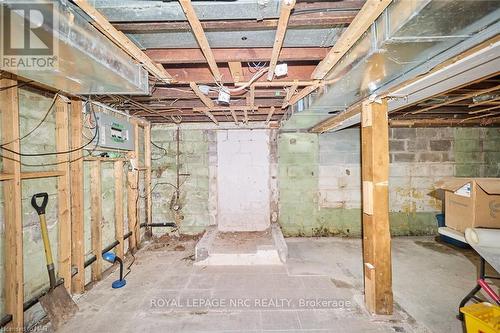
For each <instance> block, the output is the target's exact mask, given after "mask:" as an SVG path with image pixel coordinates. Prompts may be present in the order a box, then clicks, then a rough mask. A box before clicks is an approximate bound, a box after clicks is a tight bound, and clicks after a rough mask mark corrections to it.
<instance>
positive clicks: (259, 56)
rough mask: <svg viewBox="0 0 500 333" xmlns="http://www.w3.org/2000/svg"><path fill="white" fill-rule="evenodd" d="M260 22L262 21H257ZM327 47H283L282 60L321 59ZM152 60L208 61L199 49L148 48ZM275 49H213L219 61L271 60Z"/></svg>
mask: <svg viewBox="0 0 500 333" xmlns="http://www.w3.org/2000/svg"><path fill="white" fill-rule="evenodd" d="M256 23H258V24H260V22H256ZM188 29H189V28H188ZM328 50H329V48H327V47H304V48H301V47H282V48H281V52H280V57H279V58H280V60H281V61H287V62H290V61H320V60H323V58H324V57H325V56H326V55H327V54H328ZM144 52H145V53H146V55H148V56H149V57H150V58H151V60H153V61H154V62H158V63H162V64H204V63H206V62H207V60H206V59H205V56H204V55H203V52H202V51H201V50H199V49H148V50H145V51H144ZM272 52H273V49H272V48H270V47H256V48H244V49H242V48H217V49H212V53H213V55H214V58H215V61H216V62H217V63H229V62H252V61H255V62H259V61H269V59H270V58H271V55H272Z"/></svg>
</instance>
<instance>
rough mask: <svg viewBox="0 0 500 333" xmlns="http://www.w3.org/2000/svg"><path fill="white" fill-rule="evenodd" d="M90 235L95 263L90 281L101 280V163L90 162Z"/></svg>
mask: <svg viewBox="0 0 500 333" xmlns="http://www.w3.org/2000/svg"><path fill="white" fill-rule="evenodd" d="M90 177H91V179H92V181H91V182H90V209H91V216H90V235H91V244H92V253H93V254H94V255H95V256H96V261H95V262H94V263H93V264H92V267H91V271H92V281H98V280H100V279H101V278H102V254H101V251H102V229H101V222H102V193H101V192H102V188H101V161H92V162H91V166H90Z"/></svg>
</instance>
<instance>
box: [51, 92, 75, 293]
mask: <svg viewBox="0 0 500 333" xmlns="http://www.w3.org/2000/svg"><path fill="white" fill-rule="evenodd" d="M55 111H56V150H57V151H68V150H69V104H68V103H67V102H65V101H63V100H62V99H61V98H59V97H58V98H57V101H56V104H55ZM56 160H57V163H58V164H57V170H58V171H60V172H61V175H60V176H59V177H58V178H57V190H58V195H57V229H58V256H57V259H58V273H59V277H61V278H63V279H64V286H65V287H66V289H67V290H68V292H70V293H71V247H72V244H71V197H70V186H71V185H70V170H69V155H68V154H59V155H57V156H56Z"/></svg>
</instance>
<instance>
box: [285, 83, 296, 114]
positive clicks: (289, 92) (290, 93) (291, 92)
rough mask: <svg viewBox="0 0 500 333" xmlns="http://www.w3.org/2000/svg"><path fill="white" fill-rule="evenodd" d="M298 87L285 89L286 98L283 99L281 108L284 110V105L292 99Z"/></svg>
mask: <svg viewBox="0 0 500 333" xmlns="http://www.w3.org/2000/svg"><path fill="white" fill-rule="evenodd" d="M298 87H299V86H298V85H297V84H294V85H293V86H291V87H290V88H288V89H286V96H285V98H284V99H283V104H282V105H281V108H282V109H284V108H286V105H287V104H288V102H289V101H290V99H291V98H292V97H293V95H294V94H295V92H296V91H297V88H298Z"/></svg>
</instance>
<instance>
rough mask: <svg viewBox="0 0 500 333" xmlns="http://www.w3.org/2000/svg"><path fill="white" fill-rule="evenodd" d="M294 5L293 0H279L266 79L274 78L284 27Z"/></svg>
mask: <svg viewBox="0 0 500 333" xmlns="http://www.w3.org/2000/svg"><path fill="white" fill-rule="evenodd" d="M294 6H295V0H281V8H280V17H279V20H278V27H277V28H276V35H275V37H274V45H273V52H272V54H271V60H270V61H269V71H268V72H267V80H268V81H271V80H272V79H273V78H274V69H275V68H276V64H277V63H278V57H279V55H280V51H281V47H282V46H283V41H284V40H285V34H286V28H287V25H288V19H289V18H290V13H291V12H292V9H293V7H294Z"/></svg>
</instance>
